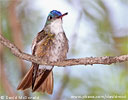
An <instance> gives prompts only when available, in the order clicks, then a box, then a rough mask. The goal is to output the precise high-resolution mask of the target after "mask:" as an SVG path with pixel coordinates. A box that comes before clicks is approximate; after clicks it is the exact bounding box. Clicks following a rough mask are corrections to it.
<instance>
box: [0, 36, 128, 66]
mask: <svg viewBox="0 0 128 100" xmlns="http://www.w3.org/2000/svg"><path fill="white" fill-rule="evenodd" d="M0 43H1V44H3V45H4V46H6V47H8V48H9V49H10V50H11V52H12V53H13V54H14V55H15V56H17V57H19V58H21V59H24V60H27V61H30V62H34V63H37V64H40V65H51V66H53V65H54V66H73V65H93V64H108V65H109V64H112V63H121V62H126V61H128V55H121V56H115V57H110V56H104V57H86V58H78V59H66V60H64V61H59V62H44V61H43V60H42V59H41V58H39V57H36V56H32V55H30V54H26V53H24V52H22V51H20V50H19V49H18V48H17V47H16V46H15V45H14V44H12V43H11V42H10V41H9V40H7V39H5V38H4V37H3V36H2V34H0Z"/></svg>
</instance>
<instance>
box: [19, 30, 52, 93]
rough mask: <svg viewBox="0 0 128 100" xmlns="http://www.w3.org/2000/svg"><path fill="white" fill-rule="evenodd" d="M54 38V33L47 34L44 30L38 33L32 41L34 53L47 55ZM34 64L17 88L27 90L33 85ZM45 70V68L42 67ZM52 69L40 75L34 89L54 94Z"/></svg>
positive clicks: (41, 55)
mask: <svg viewBox="0 0 128 100" xmlns="http://www.w3.org/2000/svg"><path fill="white" fill-rule="evenodd" d="M52 38H54V34H50V33H49V34H46V33H45V32H44V31H43V30H42V31H41V32H39V33H38V35H37V37H36V38H35V39H34V41H33V43H32V55H35V56H38V57H43V56H44V55H46V53H47V52H46V51H47V49H48V48H49V47H50V45H51V43H52ZM33 68H34V66H33V65H32V67H31V69H30V70H29V71H28V73H27V74H26V75H25V77H24V78H23V80H22V81H21V83H20V84H19V86H18V87H17V90H25V89H27V88H29V87H31V85H32V72H33ZM42 70H45V69H42ZM50 72H51V73H52V69H51V70H46V71H44V72H43V73H42V74H41V75H40V76H39V77H37V78H36V80H35V85H34V87H33V91H42V92H45V91H46V92H47V93H49V94H52V91H53V73H52V74H50Z"/></svg>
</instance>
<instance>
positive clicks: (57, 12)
mask: <svg viewBox="0 0 128 100" xmlns="http://www.w3.org/2000/svg"><path fill="white" fill-rule="evenodd" d="M49 15H51V16H52V17H58V16H61V15H62V14H61V12H59V11H57V10H52V11H51V12H50V13H49ZM49 15H48V16H49Z"/></svg>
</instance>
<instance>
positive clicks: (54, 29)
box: [50, 18, 63, 34]
mask: <svg viewBox="0 0 128 100" xmlns="http://www.w3.org/2000/svg"><path fill="white" fill-rule="evenodd" d="M50 25H51V26H50V27H51V33H54V34H58V33H60V32H63V27H62V19H60V18H59V19H56V20H55V21H53V22H52V23H51V24H50Z"/></svg>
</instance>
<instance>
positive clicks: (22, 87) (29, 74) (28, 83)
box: [17, 66, 33, 90]
mask: <svg viewBox="0 0 128 100" xmlns="http://www.w3.org/2000/svg"><path fill="white" fill-rule="evenodd" d="M32 71H33V66H32V67H31V68H30V70H29V71H28V72H27V74H26V75H25V76H24V78H23V79H22V81H21V82H20V84H19V85H18V87H17V90H25V89H27V88H29V87H30V86H31V85H32V81H31V80H32Z"/></svg>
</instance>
